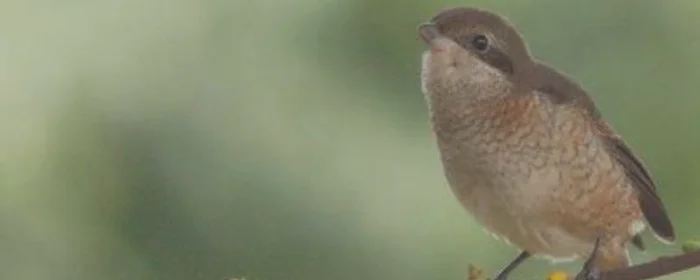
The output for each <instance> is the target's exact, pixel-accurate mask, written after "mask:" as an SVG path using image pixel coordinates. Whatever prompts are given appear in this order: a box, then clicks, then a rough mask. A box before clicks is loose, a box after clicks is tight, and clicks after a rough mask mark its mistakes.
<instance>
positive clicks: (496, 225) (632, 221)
mask: <svg viewBox="0 0 700 280" xmlns="http://www.w3.org/2000/svg"><path fill="white" fill-rule="evenodd" d="M465 162H471V164H465ZM512 162H513V161H511V163H510V164H511V165H510V166H505V165H506V163H505V161H501V162H500V163H498V162H497V163H495V164H494V162H493V161H491V162H488V161H483V160H479V159H478V158H469V157H464V158H463V159H462V160H459V162H458V161H457V160H453V161H445V162H443V163H444V167H445V169H446V171H447V172H446V174H447V177H448V181H449V183H450V186H451V188H452V191H453V192H454V193H455V195H456V196H457V198H458V199H459V200H460V202H461V204H462V205H463V206H464V207H465V208H466V209H467V210H468V212H470V213H471V215H472V216H473V217H474V218H475V219H476V220H477V221H478V222H479V223H480V224H481V225H482V226H483V227H484V228H485V229H486V230H487V231H488V232H490V233H491V234H492V235H493V236H495V237H498V238H499V239H502V240H504V241H506V242H508V243H511V244H513V245H515V246H517V247H519V248H521V249H523V250H527V251H528V252H530V253H532V254H535V255H540V256H544V257H547V258H549V259H552V260H572V259H575V258H577V257H578V256H581V255H583V254H586V253H587V252H589V251H590V250H591V248H592V245H593V243H594V241H595V236H594V235H595V234H596V232H598V231H601V230H602V231H605V233H611V234H612V235H616V236H620V238H623V239H624V238H628V237H629V236H630V234H633V232H632V231H637V232H638V231H639V229H637V230H632V229H631V228H632V227H635V226H637V227H638V223H639V220H640V213H639V211H638V210H637V209H633V208H634V206H635V205H633V204H634V203H635V202H634V198H633V197H631V196H630V195H631V193H629V192H626V191H625V190H624V189H625V188H620V187H619V186H613V185H609V184H607V183H605V179H600V178H601V177H602V178H605V174H604V172H603V171H601V170H599V169H596V168H595V167H594V166H591V167H590V168H589V173H590V175H591V176H592V177H596V178H597V179H596V180H595V181H596V182H598V183H597V184H600V186H594V185H591V184H593V183H590V182H589V181H587V180H582V181H577V180H574V179H572V178H573V177H574V176H573V175H571V174H570V172H568V170H567V168H565V167H562V166H560V165H550V164H543V165H537V166H535V165H533V164H532V161H522V162H528V164H527V165H522V166H518V165H517V164H514V163H512ZM516 162H517V161H516ZM457 169H459V170H457ZM596 172H597V173H596ZM586 188H590V189H591V190H589V191H591V194H590V195H587V196H588V198H586V199H585V200H583V199H581V198H580V197H579V195H580V190H582V189H586ZM596 190H599V191H596ZM612 197H615V198H616V199H617V200H616V201H612V200H610V199H611V198H612ZM591 209H595V211H591ZM611 219H612V220H611ZM609 225H612V227H613V228H611V227H609ZM606 226H608V227H606ZM635 233H636V232H635Z"/></svg>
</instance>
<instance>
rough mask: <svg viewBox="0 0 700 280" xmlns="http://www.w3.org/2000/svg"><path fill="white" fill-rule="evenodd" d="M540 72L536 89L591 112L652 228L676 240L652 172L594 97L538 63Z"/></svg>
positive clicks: (556, 102) (550, 96)
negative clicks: (657, 191) (650, 172)
mask: <svg viewBox="0 0 700 280" xmlns="http://www.w3.org/2000/svg"><path fill="white" fill-rule="evenodd" d="M536 69H537V70H536V71H535V72H536V73H535V75H536V79H534V80H535V81H536V82H535V84H534V87H535V90H537V91H538V92H541V93H542V94H544V95H546V96H547V98H548V99H549V100H551V101H552V102H553V103H555V104H568V105H570V106H574V107H576V108H579V109H580V110H582V111H584V112H586V113H587V115H588V116H589V117H590V118H591V119H592V120H593V121H594V122H595V123H596V128H597V130H598V131H597V132H598V136H599V137H600V139H601V140H602V141H603V143H604V145H605V147H606V149H607V151H608V153H610V154H611V155H612V157H613V158H614V159H615V160H616V161H617V162H618V163H619V164H620V165H621V166H622V167H623V169H624V170H625V174H626V175H627V177H628V178H629V181H630V182H631V184H632V186H634V188H635V189H636V190H637V194H638V200H639V204H640V207H641V209H642V213H643V214H644V217H645V218H646V220H647V222H648V223H649V226H651V228H652V230H653V231H654V232H655V233H656V234H657V237H659V238H660V239H662V240H664V241H666V242H673V241H675V238H676V236H675V233H674V229H673V225H672V224H671V221H670V219H669V217H668V214H667V213H666V209H665V207H664V205H663V203H662V202H661V199H660V198H659V196H658V194H657V193H656V186H655V184H654V181H652V179H651V176H650V175H649V171H648V170H647V169H646V168H645V167H644V164H643V163H642V161H641V160H639V158H637V156H636V155H635V154H634V153H633V152H632V150H631V149H630V148H629V146H627V144H626V143H625V142H624V140H623V139H622V137H620V136H619V135H618V134H617V133H615V131H614V130H613V128H612V127H611V126H610V124H608V123H607V122H606V121H605V120H603V119H602V117H601V116H600V113H599V112H598V110H597V108H596V106H595V104H594V102H593V100H592V99H591V97H590V96H589V95H588V94H587V93H586V92H585V90H583V88H581V86H580V85H578V84H576V83H575V82H573V81H572V80H571V79H569V78H568V77H566V76H565V75H564V74H562V73H560V72H558V71H556V70H554V69H553V68H551V67H549V66H547V65H545V64H542V63H538V65H537V68H536Z"/></svg>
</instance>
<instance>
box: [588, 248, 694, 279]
mask: <svg viewBox="0 0 700 280" xmlns="http://www.w3.org/2000/svg"><path fill="white" fill-rule="evenodd" d="M698 266H700V251H695V252H690V253H686V254H682V255H677V256H672V257H661V258H658V259H656V260H654V261H650V262H647V263H643V264H638V265H634V266H631V267H628V268H623V269H616V270H611V271H607V272H603V273H601V279H600V280H646V279H652V278H656V277H660V276H665V275H669V274H673V273H676V272H680V271H683V270H688V269H691V268H693V267H698Z"/></svg>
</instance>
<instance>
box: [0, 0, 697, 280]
mask: <svg viewBox="0 0 700 280" xmlns="http://www.w3.org/2000/svg"><path fill="white" fill-rule="evenodd" d="M464 4H474V5H478V6H480V7H484V8H488V9H490V10H493V11H496V12H498V13H499V14H502V15H505V16H507V17H508V18H509V19H510V20H511V21H512V22H513V23H514V24H515V25H516V26H517V27H518V29H519V30H520V31H521V32H522V33H523V34H524V36H525V37H526V39H527V40H528V42H529V45H530V47H531V49H532V51H533V53H534V54H535V55H536V56H537V57H539V58H541V59H543V60H545V61H547V62H548V63H550V64H552V65H554V66H556V67H557V68H559V69H561V70H563V71H565V72H567V73H569V74H570V75H572V76H574V77H576V79H577V80H578V81H579V82H581V83H582V84H583V85H584V87H585V88H586V89H588V90H589V91H590V92H591V93H592V94H593V95H594V98H595V99H596V101H597V102H598V105H599V107H600V108H601V111H602V112H603V114H604V115H605V116H606V117H607V118H608V119H609V120H610V121H611V122H612V123H613V124H614V125H615V127H616V128H617V129H618V131H619V132H621V133H622V134H623V135H624V136H625V137H626V139H627V141H628V142H629V143H630V145H632V146H633V147H634V148H635V150H636V151H637V152H638V153H639V154H640V155H641V156H642V157H643V158H644V159H645V160H646V162H647V165H648V166H649V168H650V169H651V171H652V173H653V174H654V176H655V179H656V181H657V182H658V184H659V188H660V193H661V196H662V197H663V198H664V199H665V201H666V203H667V205H668V208H669V211H670V214H671V215H672V218H673V219H674V221H675V223H676V226H677V228H678V232H679V237H680V239H681V240H685V239H688V238H693V237H697V238H700V225H698V222H697V221H698V220H697V215H698V213H699V212H700V204H699V203H698V196H699V195H700V189H699V186H700V172H698V170H699V169H698V168H700V160H699V159H700V150H698V149H696V146H694V145H696V144H697V142H698V140H697V139H698V137H699V136H700V125H698V122H699V121H700V110H698V109H699V107H700V106H699V105H700V94H698V92H697V90H696V88H697V83H698V81H699V80H700V66H698V65H700V54H699V53H698V50H699V49H700V33H698V27H700V17H698V16H697V15H698V14H700V4H699V3H696V2H693V1H682V0H678V1H586V3H584V1H580V2H574V1H555V0H550V1H537V2H535V1H472V2H468V1H446V0H430V1H427V0H420V1H418V0H416V1H399V0H335V1H333V0H290V1H282V0H278V1H271V0H268V1H264V0H258V1H254V0H234V1H230V0H170V1H165V0H121V1H89V0H64V1H50V0H25V1H13V0H1V1H0V72H1V73H0V106H2V107H1V109H2V110H0V120H2V121H0V129H1V130H0V133H1V134H0V135H2V136H1V137H0V141H1V142H0V153H1V154H0V155H1V157H0V180H1V181H0V227H1V230H0V279H100V280H108V279H227V278H231V277H245V278H246V279H251V280H252V279H255V280H258V279H259V280H267V279H464V278H465V275H466V270H467V265H468V264H469V263H474V264H476V265H477V266H479V267H482V268H484V269H486V270H487V271H488V272H491V273H493V272H496V271H497V270H498V269H499V268H500V267H501V266H502V265H504V264H505V263H506V262H507V261H509V260H510V259H511V258H512V257H514V256H515V254H516V253H517V251H516V250H515V249H514V248H512V247H509V246H507V245H505V244H503V243H501V242H499V241H496V240H494V239H492V238H491V237H489V236H488V235H486V234H484V233H483V232H482V230H481V229H480V227H479V226H478V225H477V224H476V223H475V222H474V221H473V220H472V219H471V218H470V217H469V216H468V215H467V213H466V211H464V210H463V209H462V208H461V207H460V206H459V204H458V202H457V201H456V199H454V198H453V197H452V194H451V193H450V191H449V189H448V187H447V185H446V183H445V180H444V178H443V176H442V170H441V167H440V165H439V161H438V158H437V151H436V148H435V144H434V142H433V139H432V136H431V134H430V131H429V127H428V122H427V113H426V108H425V105H424V102H423V96H422V94H421V92H420V89H419V78H418V76H419V69H420V53H421V52H422V51H423V50H424V46H423V44H422V43H421V42H420V40H418V38H417V36H416V31H415V27H416V25H417V24H419V23H421V22H423V21H425V20H426V19H428V18H429V17H431V16H432V15H433V14H434V13H435V12H436V11H438V10H439V9H441V8H444V7H448V6H454V5H464ZM645 237H646V240H647V243H648V244H649V245H650V247H651V248H650V250H649V253H647V254H639V253H634V254H633V258H634V260H635V261H636V262H641V261H645V260H649V259H651V258H653V257H655V256H657V255H658V254H670V253H676V252H677V251H678V249H677V247H664V246H661V245H659V244H658V243H657V242H655V241H653V239H652V238H650V235H649V234H646V235H645ZM579 265H580V263H574V264H568V265H564V266H551V265H550V264H549V263H548V262H546V261H531V262H528V263H526V264H525V265H524V266H523V267H522V269H520V270H518V272H517V273H516V274H515V275H517V276H514V277H513V279H514V280H527V279H544V278H545V276H546V275H547V273H548V271H552V270H553V269H555V268H562V269H566V270H568V271H572V272H573V271H575V270H577V268H578V267H579ZM699 276H700V272H699V271H698V270H695V271H688V272H685V273H682V274H678V275H677V276H675V275H674V276H671V277H668V278H667V279H697V278H698V277H699Z"/></svg>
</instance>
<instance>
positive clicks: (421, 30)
mask: <svg viewBox="0 0 700 280" xmlns="http://www.w3.org/2000/svg"><path fill="white" fill-rule="evenodd" d="M418 35H420V37H421V39H423V41H425V43H426V44H428V45H430V44H431V43H432V42H433V41H434V40H435V39H437V38H438V37H440V36H441V35H440V31H439V30H438V28H437V26H436V25H435V23H432V22H426V23H423V24H421V25H418Z"/></svg>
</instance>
